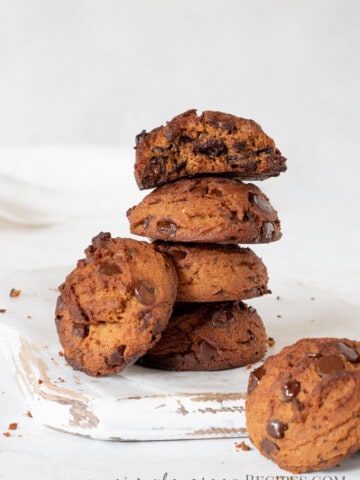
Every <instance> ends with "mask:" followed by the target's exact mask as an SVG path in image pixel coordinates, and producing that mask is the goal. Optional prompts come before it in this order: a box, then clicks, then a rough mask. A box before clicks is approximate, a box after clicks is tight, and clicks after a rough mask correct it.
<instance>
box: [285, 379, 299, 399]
mask: <svg viewBox="0 0 360 480" xmlns="http://www.w3.org/2000/svg"><path fill="white" fill-rule="evenodd" d="M300 387H301V385H300V382H298V381H297V380H290V381H289V382H286V383H285V385H284V400H285V402H290V401H291V400H293V399H294V398H295V397H297V395H298V393H299V392H300Z"/></svg>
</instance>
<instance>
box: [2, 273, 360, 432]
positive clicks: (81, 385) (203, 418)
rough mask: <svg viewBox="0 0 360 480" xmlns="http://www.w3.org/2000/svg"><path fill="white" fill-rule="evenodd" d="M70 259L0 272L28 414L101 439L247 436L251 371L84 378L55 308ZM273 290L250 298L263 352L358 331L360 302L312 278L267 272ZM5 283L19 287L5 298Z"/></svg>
mask: <svg viewBox="0 0 360 480" xmlns="http://www.w3.org/2000/svg"><path fill="white" fill-rule="evenodd" d="M70 269H71V268H53V269H47V270H38V271H36V270H34V271H14V272H13V274H12V275H11V276H9V277H5V278H2V279H0V292H1V294H0V309H6V312H5V313H1V314H0V349H1V351H2V352H3V354H4V355H5V357H6V359H7V360H8V363H9V366H10V367H11V369H12V371H13V373H14V375H15V378H16V380H17V383H18V384H19V387H20V389H21V391H22V393H23V394H24V396H25V400H26V402H27V405H28V408H29V410H30V411H31V412H32V415H33V417H34V419H35V420H36V421H38V422H40V423H41V424H43V425H46V426H49V427H51V428H54V429H58V430H62V431H65V432H69V433H73V434H77V435H82V436H87V437H91V438H97V439H104V440H118V441H121V440H123V441H129V440H167V439H194V438H214V437H242V436H246V435H247V433H246V426H245V414H244V404H245V392H246V387H247V381H248V376H249V372H250V370H249V369H247V368H237V369H233V370H226V371H220V372H186V373H182V372H165V371H161V370H154V369H148V368H145V367H141V366H137V365H134V366H132V367H129V368H127V369H126V370H125V371H124V372H122V373H121V374H118V375H115V376H111V377H104V378H98V379H95V378H91V377H89V376H87V375H85V374H83V373H81V372H77V371H74V370H73V369H72V368H71V367H70V366H68V365H67V364H66V361H65V360H64V357H63V356H61V355H59V352H61V346H60V344H59V342H58V338H57V334H56V330H55V324H54V309H55V303H56V298H57V286H58V285H59V284H60V283H61V282H62V281H63V279H64V278H65V276H66V274H67V273H68V272H69V271H70ZM270 286H271V288H272V291H273V294H272V295H268V296H265V297H262V298H258V299H254V300H251V301H249V302H248V303H249V304H251V305H253V306H255V307H256V308H257V310H258V312H259V314H260V315H261V316H262V318H263V320H264V323H265V325H266V329H267V333H268V335H269V336H271V337H273V338H274V339H275V345H274V346H273V347H271V348H269V350H268V354H267V355H270V354H272V353H276V352H277V351H279V350H280V349H281V348H282V347H283V346H285V345H288V344H291V343H293V342H294V341H296V340H297V339H299V338H302V337H306V336H309V337H316V336H335V337H349V338H354V339H358V340H359V339H360V326H359V323H358V316H359V313H360V308H359V304H354V303H350V302H346V301H345V300H343V299H341V298H337V297H336V296H334V294H333V293H328V292H325V291H322V290H321V289H320V288H317V287H315V286H314V285H312V286H311V285H304V284H302V283H301V282H298V281H296V280H291V279H281V278H273V280H272V282H271V285H270ZM11 288H17V289H20V290H21V295H20V296H19V297H17V298H10V297H9V292H10V290H11Z"/></svg>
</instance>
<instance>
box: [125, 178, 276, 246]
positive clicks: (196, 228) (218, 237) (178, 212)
mask: <svg viewBox="0 0 360 480" xmlns="http://www.w3.org/2000/svg"><path fill="white" fill-rule="evenodd" d="M127 216H128V219H129V222H130V230H131V233H133V234H136V235H141V236H145V237H149V238H152V239H158V240H169V241H173V242H179V241H180V242H205V243H233V244H236V243H266V242H272V241H275V240H278V239H279V238H280V237H281V230H280V221H279V219H278V215H277V212H276V211H275V210H274V208H273V207H272V206H271V205H270V202H269V199H268V198H267V197H266V195H265V194H264V193H263V192H262V191H261V190H260V189H259V188H258V187H257V186H255V185H253V184H251V183H249V184H246V183H243V182H241V181H240V180H238V179H234V178H222V177H213V176H206V177H201V178H196V179H188V178H185V179H181V180H177V181H176V182H172V183H167V184H166V185H162V186H161V187H158V188H157V189H155V190H153V191H152V192H151V193H149V194H148V195H147V196H146V197H145V198H144V199H143V200H142V201H141V202H140V203H139V204H138V205H136V206H135V207H132V208H131V209H129V210H128V212H127Z"/></svg>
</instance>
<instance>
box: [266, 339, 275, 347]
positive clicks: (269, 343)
mask: <svg viewBox="0 0 360 480" xmlns="http://www.w3.org/2000/svg"><path fill="white" fill-rule="evenodd" d="M267 344H268V345H269V347H273V346H274V345H275V340H274V339H273V338H272V337H269V338H268V339H267Z"/></svg>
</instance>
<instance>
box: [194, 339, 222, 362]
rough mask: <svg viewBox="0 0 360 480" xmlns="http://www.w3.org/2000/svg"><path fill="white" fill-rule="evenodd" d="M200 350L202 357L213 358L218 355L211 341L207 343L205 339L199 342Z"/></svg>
mask: <svg viewBox="0 0 360 480" xmlns="http://www.w3.org/2000/svg"><path fill="white" fill-rule="evenodd" d="M199 351H200V355H201V357H202V358H204V357H205V358H207V359H211V360H213V359H214V358H216V357H217V356H218V352H217V350H216V348H214V347H213V346H211V345H210V344H209V343H207V342H206V341H205V340H201V342H200V344H199Z"/></svg>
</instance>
